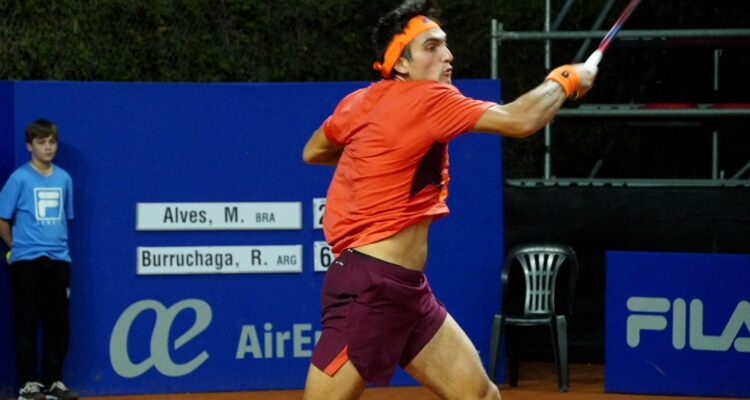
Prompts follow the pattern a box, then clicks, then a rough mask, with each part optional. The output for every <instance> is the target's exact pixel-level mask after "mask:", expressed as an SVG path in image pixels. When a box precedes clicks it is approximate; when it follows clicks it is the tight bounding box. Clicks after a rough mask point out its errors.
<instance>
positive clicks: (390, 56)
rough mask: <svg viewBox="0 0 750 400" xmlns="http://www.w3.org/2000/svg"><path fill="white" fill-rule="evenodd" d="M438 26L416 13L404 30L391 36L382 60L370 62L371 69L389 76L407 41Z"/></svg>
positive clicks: (385, 76) (386, 76)
mask: <svg viewBox="0 0 750 400" xmlns="http://www.w3.org/2000/svg"><path fill="white" fill-rule="evenodd" d="M439 27H440V25H438V24H437V23H435V22H433V21H432V20H430V19H429V18H427V17H425V16H424V15H417V16H415V17H412V18H411V19H410V20H409V22H408V23H407V24H406V28H404V31H403V32H401V33H399V34H397V35H395V36H393V39H391V42H390V43H388V47H387V48H386V49H385V56H384V57H383V62H382V63H381V62H380V61H376V62H375V63H374V64H372V69H374V70H376V71H380V75H381V76H382V77H383V78H386V79H387V78H389V77H390V76H391V70H392V69H393V66H394V65H396V61H398V58H399V57H401V52H403V51H404V47H406V45H407V44H409V42H411V41H412V39H414V38H415V37H417V36H418V35H419V34H420V33H422V32H424V31H427V30H430V29H433V28H439Z"/></svg>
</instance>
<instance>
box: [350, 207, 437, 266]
mask: <svg viewBox="0 0 750 400" xmlns="http://www.w3.org/2000/svg"><path fill="white" fill-rule="evenodd" d="M430 223H432V218H425V219H423V220H421V221H419V222H417V223H415V224H413V225H410V226H409V227H407V228H406V229H404V230H402V231H400V232H398V233H396V234H395V235H393V236H390V237H388V238H385V239H383V240H380V241H377V242H375V243H370V244H366V245H364V246H359V247H355V248H354V250H357V251H359V252H361V253H364V254H367V255H369V256H372V257H375V258H378V259H381V260H383V261H387V262H389V263H393V264H396V265H400V266H402V267H404V268H407V269H411V270H414V271H420V272H421V271H422V270H424V264H425V261H427V234H428V233H429V231H430Z"/></svg>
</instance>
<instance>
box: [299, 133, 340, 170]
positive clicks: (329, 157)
mask: <svg viewBox="0 0 750 400" xmlns="http://www.w3.org/2000/svg"><path fill="white" fill-rule="evenodd" d="M343 151H344V146H341V145H338V144H334V143H331V142H329V141H328V139H327V138H326V135H325V133H324V132H323V127H322V126H321V127H320V128H318V129H317V130H316V131H315V132H313V134H312V136H310V139H308V140H307V144H305V148H304V150H302V160H303V161H304V162H306V163H308V164H321V165H336V164H337V163H338V162H339V158H340V157H341V153H342V152H343Z"/></svg>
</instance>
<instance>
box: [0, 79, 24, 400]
mask: <svg viewBox="0 0 750 400" xmlns="http://www.w3.org/2000/svg"><path fill="white" fill-rule="evenodd" d="M21 141H23V140H21ZM15 142H16V141H15V132H14V130H13V84H12V83H11V82H0V180H2V183H0V185H4V184H5V178H7V177H8V175H10V173H11V172H12V171H13V167H14V165H15V164H14V159H15V157H14V155H13V154H14V148H15ZM0 249H3V251H2V252H0V253H2V254H5V245H4V244H0ZM10 324H11V311H10V275H9V273H8V268H6V266H5V257H2V258H0V396H3V395H9V394H10V392H11V390H12V389H11V388H12V387H13V382H12V380H11V376H12V375H13V357H12V354H13V353H12V352H13V346H12V343H11V340H12V336H11V330H10V326H11V325H10Z"/></svg>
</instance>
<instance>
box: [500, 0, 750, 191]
mask: <svg viewBox="0 0 750 400" xmlns="http://www.w3.org/2000/svg"><path fill="white" fill-rule="evenodd" d="M572 3H573V0H567V1H566V2H565V4H564V5H563V7H562V8H561V9H560V11H559V13H558V15H557V17H556V19H555V21H554V23H552V24H550V14H551V10H550V4H551V3H550V0H546V7H545V30H544V31H525V32H518V31H505V30H503V25H502V24H501V23H498V21H497V20H496V19H493V20H492V22H491V34H490V49H491V57H492V59H491V77H492V79H498V49H499V48H500V45H501V43H502V42H503V41H508V40H511V41H521V40H523V41H528V40H531V41H535V40H540V41H544V49H545V68H546V69H547V70H549V69H550V68H551V65H550V64H551V63H550V59H551V56H550V54H551V41H552V40H580V39H586V40H585V41H584V43H583V44H582V45H581V47H580V49H579V51H578V54H577V55H576V59H577V60H580V59H582V58H583V54H584V53H585V52H586V50H587V48H588V46H589V44H590V41H591V39H597V38H603V37H604V36H605V35H606V34H607V31H602V30H599V28H600V27H601V24H602V22H603V21H604V18H605V17H606V16H607V14H608V13H609V11H610V10H611V8H612V5H613V3H614V0H607V3H606V4H605V5H604V7H603V9H602V11H601V13H600V14H599V16H598V17H597V20H596V21H595V22H594V24H593V26H592V28H591V30H590V31H558V30H557V29H558V28H559V26H560V24H561V23H562V20H563V19H564V18H565V16H566V14H567V12H568V10H569V9H570V6H571V5H572ZM618 37H619V38H620V39H638V40H654V41H655V40H665V39H669V38H744V39H750V29H669V30H629V31H628V30H623V31H621V32H620V33H619V35H618ZM748 43H750V40H748ZM719 56H720V50H719V49H716V50H715V51H714V77H713V81H714V85H713V89H714V91H718V90H719ZM557 116H558V117H568V118H570V117H577V118H586V117H610V118H654V117H656V118H660V117H661V118H669V117H674V118H690V119H693V118H696V119H705V118H750V107H748V108H743V107H734V108H733V107H729V108H724V107H721V105H714V104H695V105H692V106H691V107H690V108H670V109H666V108H649V107H648V106H647V105H644V104H584V105H581V106H580V107H578V108H574V109H561V110H560V111H559V112H558V114H557ZM551 143H552V140H551V127H550V125H549V124H548V125H547V126H546V127H545V129H544V145H545V157H544V177H543V179H544V180H545V181H550V182H553V181H554V182H557V183H558V184H559V183H560V180H556V179H553V177H552V167H551V164H552V160H551V158H552V157H551V148H552V145H551ZM718 146H719V139H718V131H716V130H715V131H713V132H712V157H711V165H712V167H711V179H712V180H723V182H726V180H724V178H723V177H722V176H721V173H720V172H719V161H718V158H719V152H718ZM601 161H602V160H600V161H599V162H597V166H595V167H594V169H593V170H592V173H591V174H590V175H589V177H590V178H594V177H595V175H596V172H598V167H600V166H601ZM748 171H750V162H748V164H746V165H745V166H744V167H742V168H741V169H740V170H739V171H737V173H735V174H734V175H732V177H731V178H730V179H731V180H736V179H740V178H741V177H742V175H743V174H745V173H746V172H748Z"/></svg>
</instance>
